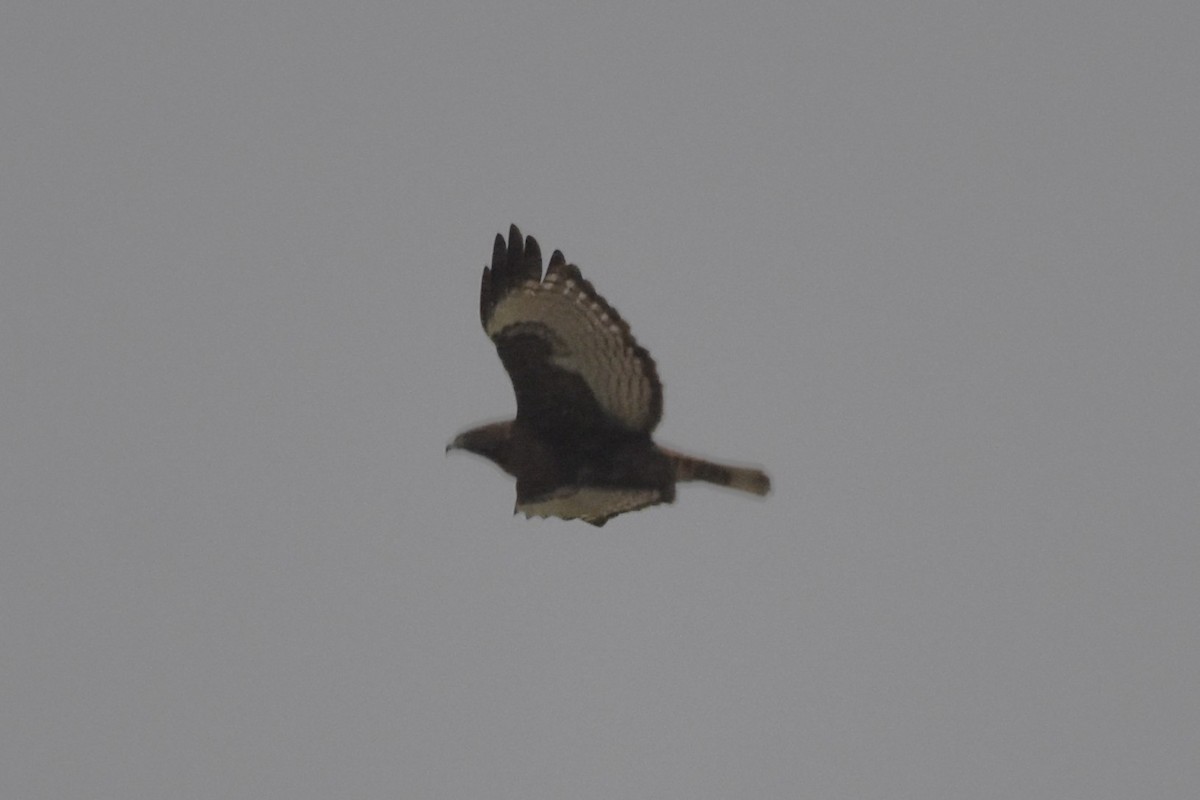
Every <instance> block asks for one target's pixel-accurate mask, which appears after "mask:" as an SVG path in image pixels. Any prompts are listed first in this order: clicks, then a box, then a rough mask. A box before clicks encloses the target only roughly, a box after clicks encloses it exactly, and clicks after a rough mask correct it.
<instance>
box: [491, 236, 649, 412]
mask: <svg viewBox="0 0 1200 800" xmlns="http://www.w3.org/2000/svg"><path fill="white" fill-rule="evenodd" d="M479 311H480V318H481V320H482V321H483V329H484V330H485V331H486V332H487V334H488V336H490V337H491V338H492V341H493V342H495V344H496V349H497V350H498V351H499V353H500V360H501V361H502V362H503V363H504V368H505V369H506V370H507V371H508V374H509V377H510V378H511V379H512V383H513V389H514V391H515V392H516V395H517V419H518V420H519V421H521V422H523V423H525V424H529V425H531V426H533V427H535V428H540V429H542V430H553V431H563V432H565V431H568V430H574V431H579V432H582V431H584V430H588V429H593V428H598V427H611V426H613V425H614V424H615V425H617V426H619V427H621V428H625V429H627V430H630V431H635V432H644V433H649V432H650V431H652V430H653V429H654V426H656V425H657V424H658V421H659V419H661V417H662V384H661V383H660V382H659V380H658V373H657V371H656V370H655V367H654V360H653V359H652V358H651V357H650V354H649V353H648V352H646V350H645V348H643V347H641V346H640V345H638V343H637V341H635V340H634V338H633V335H632V334H631V333H630V332H629V326H628V325H626V324H625V321H624V320H622V319H621V317H620V316H619V315H618V314H617V312H616V310H615V309H613V307H612V306H610V305H609V304H608V303H606V302H605V301H604V298H602V297H601V296H600V295H598V294H596V291H595V289H593V288H592V285H591V284H590V283H588V282H587V281H585V280H584V279H583V276H582V275H581V274H580V272H579V268H578V267H576V266H575V265H573V264H568V263H567V262H566V259H564V258H563V255H562V253H560V252H559V251H557V250H556V251H555V252H554V255H552V256H551V257H550V263H549V265H548V266H547V268H546V275H545V278H544V279H543V277H542V254H541V250H540V248H539V247H538V243H537V241H536V240H534V238H533V237H532V236H530V237H527V238H525V239H524V240H522V238H521V232H520V231H519V230H518V229H517V226H516V225H513V226H512V227H510V228H509V232H508V242H507V243H506V242H505V241H504V237H503V236H501V235H500V234H497V235H496V244H495V248H494V250H493V252H492V264H491V266H490V267H484V269H483V283H482V286H481V289H480V298H479Z"/></svg>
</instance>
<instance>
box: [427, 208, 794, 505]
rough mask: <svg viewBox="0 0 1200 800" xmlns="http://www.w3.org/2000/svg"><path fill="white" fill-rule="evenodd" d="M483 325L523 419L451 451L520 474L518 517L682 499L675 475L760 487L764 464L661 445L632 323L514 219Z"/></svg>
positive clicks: (498, 249)
mask: <svg viewBox="0 0 1200 800" xmlns="http://www.w3.org/2000/svg"><path fill="white" fill-rule="evenodd" d="M479 314H480V319H481V320H482V322H483V329H484V331H485V332H486V333H487V335H488V336H489V337H491V339H492V342H493V343H494V344H495V345H496V350H497V351H498V352H499V354H500V361H501V362H502V363H503V364H504V369H505V370H507V371H508V375H509V378H511V379H512V384H513V390H514V391H515V393H516V395H517V416H516V419H513V420H508V421H505V422H494V423H491V424H488V425H481V426H479V427H476V428H471V429H470V430H467V431H464V432H463V433H461V434H459V435H458V436H457V437H456V438H455V439H454V441H453V442H451V443H450V445H449V446H448V447H447V448H446V451H447V452H449V451H450V450H456V449H459V450H467V451H469V452H472V453H476V454H478V455H481V456H483V457H484V458H487V459H490V460H491V461H494V462H495V463H496V464H497V465H498V466H499V467H500V468H501V469H503V470H504V471H505V472H507V473H508V474H510V475H512V476H513V477H515V478H516V479H517V504H516V508H515V509H514V510H513V513H514V514H515V513H516V512H517V511H521V512H523V513H524V514H525V516H526V517H534V516H537V517H561V518H562V519H582V520H584V521H585V522H589V523H591V524H592V525H597V526H599V525H603V524H604V523H606V522H608V520H610V519H612V518H613V517H615V516H616V515H618V514H623V513H625V512H626V511H636V510H637V509H640V508H645V507H646V506H651V505H655V504H657V503H672V502H674V501H675V484H676V483H678V482H680V481H707V482H708V483H714V484H717V485H719V486H728V487H730V488H733V489H740V490H742V491H744V492H750V493H752V494H757V495H765V494H766V493H767V492H768V491H769V490H770V488H771V482H770V479H769V478H767V476H766V474H765V473H763V472H762V471H761V470H757V469H752V468H749V467H735V466H729V465H724V464H716V463H713V462H711V461H705V460H704V459H700V458H696V457H694V456H687V455H684V454H682V453H677V452H674V451H672V450H668V449H666V448H665V447H659V446H658V445H656V444H655V443H654V441H653V440H652V439H651V438H650V434H651V432H652V431H653V430H654V427H655V426H656V425H658V421H659V419H661V418H662V384H661V383H660V382H659V380H658V373H657V371H656V369H655V366H654V360H653V359H652V358H650V354H649V353H648V352H646V350H645V348H643V347H641V346H640V345H638V343H637V341H635V340H634V338H633V334H631V333H630V331H629V326H628V325H626V324H625V322H624V320H622V319H621V317H620V316H619V315H618V314H617V312H616V310H615V309H614V308H613V307H612V306H610V305H609V304H608V303H607V302H605V301H604V298H602V297H601V296H600V295H598V294H596V290H595V289H593V288H592V285H591V284H590V283H588V282H587V281H585V280H584V279H583V275H582V274H580V272H579V268H578V267H576V266H575V265H574V264H568V263H567V261H566V259H564V258H563V254H562V253H561V252H559V251H558V250H555V251H554V254H553V255H552V256H550V263H549V265H548V266H547V269H546V274H545V277H543V276H542V253H541V249H540V248H539V247H538V243H537V241H536V240H535V239H534V238H533V237H532V236H529V237H525V238H522V237H521V232H520V231H519V230H518V229H517V226H516V225H513V226H511V227H510V228H509V231H508V241H507V242H505V240H504V237H503V236H502V235H501V234H496V243H495V247H494V249H493V251H492V264H491V266H490V267H484V268H483V284H482V286H481V288H480V294H479Z"/></svg>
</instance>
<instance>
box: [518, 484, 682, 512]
mask: <svg viewBox="0 0 1200 800" xmlns="http://www.w3.org/2000/svg"><path fill="white" fill-rule="evenodd" d="M661 500H662V493H661V492H659V491H658V490H657V489H603V488H600V487H596V486H584V487H582V488H579V489H574V488H564V489H559V490H558V491H556V492H554V493H552V494H550V495H548V496H546V497H542V498H539V499H538V500H533V501H529V502H525V503H521V504H518V505H517V510H518V511H520V512H522V513H523V514H524V515H525V516H526V517H558V518H559V519H582V520H596V519H602V518H604V517H611V516H612V515H613V514H623V513H624V512H626V511H636V510H637V509H639V508H645V507H646V506H650V505H654V504H655V503H658V502H661Z"/></svg>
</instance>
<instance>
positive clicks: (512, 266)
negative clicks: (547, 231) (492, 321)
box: [479, 225, 542, 328]
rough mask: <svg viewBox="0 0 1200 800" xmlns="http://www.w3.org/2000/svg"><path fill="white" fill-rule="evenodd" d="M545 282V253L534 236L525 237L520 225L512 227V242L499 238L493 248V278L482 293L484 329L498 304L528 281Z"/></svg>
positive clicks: (485, 285) (481, 306)
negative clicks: (543, 265)
mask: <svg viewBox="0 0 1200 800" xmlns="http://www.w3.org/2000/svg"><path fill="white" fill-rule="evenodd" d="M541 279H542V251H541V248H540V247H538V243H537V240H536V239H534V238H533V237H532V236H529V237H524V238H523V237H522V236H521V229H520V228H518V227H517V226H516V225H510V226H509V227H508V240H507V241H505V239H504V235H503V234H500V233H498V234H496V241H495V243H494V244H493V246H492V264H491V273H490V276H486V275H485V277H484V279H483V281H482V283H481V286H480V293H479V314H480V318H481V320H482V322H483V326H484V328H486V327H487V321H488V317H490V316H491V314H492V310H493V309H495V307H496V304H497V303H499V302H500V300H501V299H502V298H503V297H504V296H505V295H506V294H508V293H509V292H511V291H514V290H516V289H517V288H519V287H520V286H521V284H522V283H524V282H525V281H540V280H541Z"/></svg>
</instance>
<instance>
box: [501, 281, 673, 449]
mask: <svg viewBox="0 0 1200 800" xmlns="http://www.w3.org/2000/svg"><path fill="white" fill-rule="evenodd" d="M522 322H537V323H541V324H542V325H545V326H546V327H547V328H549V329H550V330H551V331H552V332H553V333H554V336H555V339H554V341H553V346H554V354H553V356H552V359H551V360H552V361H553V363H554V364H555V365H556V366H558V367H559V368H561V369H564V370H568V371H570V372H574V373H576V374H577V375H579V376H581V377H582V378H583V380H584V382H586V383H587V385H588V388H589V389H591V390H592V394H594V395H595V396H596V400H597V402H598V403H599V404H600V407H601V408H603V409H604V411H605V412H606V413H608V414H610V415H611V416H613V417H615V418H616V419H618V420H620V421H621V422H622V423H624V424H625V425H626V426H628V427H629V428H631V429H633V430H643V429H648V428H649V427H651V426H653V425H654V423H655V422H656V421H657V420H655V419H654V413H655V411H654V381H655V379H654V376H653V369H654V368H653V367H652V366H650V365H648V364H647V363H646V362H645V360H643V358H642V357H641V356H640V355H639V354H638V352H637V351H636V350H635V349H634V348H635V347H636V346H637V343H636V342H635V341H634V340H633V337H632V336H630V335H629V334H628V332H627V329H624V328H623V324H622V323H621V322H620V321H619V320H617V319H614V318H613V317H612V316H611V315H610V314H609V313H608V312H607V311H606V310H605V308H604V305H603V304H602V302H598V301H597V300H595V299H594V298H592V297H591V296H589V294H588V293H587V292H585V291H583V290H582V287H581V286H580V284H579V282H577V281H575V280H573V279H571V278H565V279H564V278H563V277H562V276H560V275H559V274H557V273H556V272H553V271H549V272H548V273H547V274H546V279H545V280H544V281H543V282H541V283H538V282H536V281H526V282H525V283H524V285H522V287H521V289H520V290H519V291H514V292H509V293H508V294H507V295H505V296H504V297H503V298H502V299H501V300H500V302H499V303H497V304H496V307H495V308H494V309H493V310H492V314H491V317H490V318H489V319H488V321H487V334H488V336H491V337H493V338H494V337H495V336H496V335H497V334H498V333H500V332H501V331H503V330H504V329H505V328H507V327H509V326H510V325H516V324H519V323H522Z"/></svg>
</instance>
